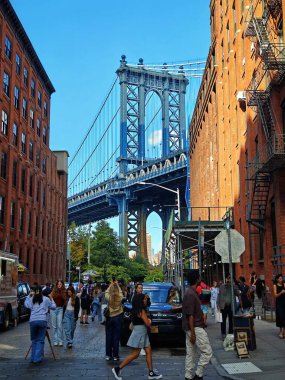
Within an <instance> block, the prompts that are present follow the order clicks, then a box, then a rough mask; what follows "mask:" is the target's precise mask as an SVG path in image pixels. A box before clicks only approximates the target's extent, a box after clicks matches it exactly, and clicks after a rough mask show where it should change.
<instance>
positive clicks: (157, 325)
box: [121, 282, 185, 346]
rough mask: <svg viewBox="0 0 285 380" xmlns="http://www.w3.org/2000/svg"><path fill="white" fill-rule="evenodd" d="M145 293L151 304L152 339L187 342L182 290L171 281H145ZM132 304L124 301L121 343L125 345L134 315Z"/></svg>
mask: <svg viewBox="0 0 285 380" xmlns="http://www.w3.org/2000/svg"><path fill="white" fill-rule="evenodd" d="M143 293H145V294H148V296H149V298H150V302H151V305H150V307H149V308H148V310H149V317H150V319H151V321H152V324H151V327H150V330H149V336H150V339H151V340H154V339H165V340H175V341H177V343H178V344H179V345H180V344H181V343H183V344H184V343H185V335H184V331H183V330H182V299H181V294H180V291H179V290H178V289H177V288H176V287H175V286H173V284H171V283H160V282H153V283H144V284H143ZM131 311H132V304H131V302H129V301H127V302H125V303H124V316H123V329H122V335H121V345H122V346H125V345H126V343H127V341H128V339H129V336H130V333H131V331H130V329H129V324H130V323H131V317H132V312H131Z"/></svg>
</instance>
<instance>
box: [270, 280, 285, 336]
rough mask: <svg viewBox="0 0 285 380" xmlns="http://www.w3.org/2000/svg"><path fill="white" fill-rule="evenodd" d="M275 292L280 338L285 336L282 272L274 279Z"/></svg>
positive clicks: (284, 300) (284, 289)
mask: <svg viewBox="0 0 285 380" xmlns="http://www.w3.org/2000/svg"><path fill="white" fill-rule="evenodd" d="M273 294H274V298H275V299H276V305H275V307H276V326H277V327H279V329H280V330H279V338H280V339H284V338H285V286H284V282H283V276H282V274H277V276H275V279H274V285H273Z"/></svg>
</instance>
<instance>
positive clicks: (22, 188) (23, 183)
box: [21, 168, 26, 193]
mask: <svg viewBox="0 0 285 380" xmlns="http://www.w3.org/2000/svg"><path fill="white" fill-rule="evenodd" d="M25 187H26V169H24V168H23V169H22V175H21V190H22V192H23V193H24V192H25Z"/></svg>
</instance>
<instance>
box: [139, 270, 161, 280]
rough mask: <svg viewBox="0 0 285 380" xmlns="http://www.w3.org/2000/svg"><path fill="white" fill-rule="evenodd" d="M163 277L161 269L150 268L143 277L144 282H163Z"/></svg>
mask: <svg viewBox="0 0 285 380" xmlns="http://www.w3.org/2000/svg"><path fill="white" fill-rule="evenodd" d="M163 280H164V276H163V272H162V270H161V268H151V269H150V270H149V272H148V274H147V275H146V276H145V278H144V281H145V282H163Z"/></svg>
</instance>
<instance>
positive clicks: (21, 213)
mask: <svg viewBox="0 0 285 380" xmlns="http://www.w3.org/2000/svg"><path fill="white" fill-rule="evenodd" d="M23 229H24V209H23V207H20V209H19V230H20V231H21V232H22V231H23Z"/></svg>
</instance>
